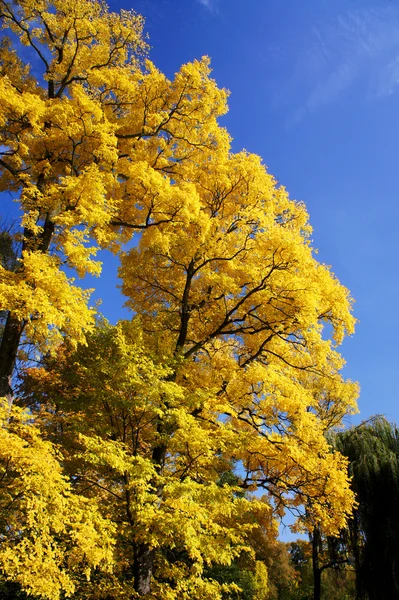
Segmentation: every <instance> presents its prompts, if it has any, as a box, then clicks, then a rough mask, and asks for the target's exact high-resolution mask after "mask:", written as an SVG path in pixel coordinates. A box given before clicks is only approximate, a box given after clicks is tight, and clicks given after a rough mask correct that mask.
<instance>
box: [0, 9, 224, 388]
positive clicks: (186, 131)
mask: <svg viewBox="0 0 399 600" xmlns="http://www.w3.org/2000/svg"><path fill="white" fill-rule="evenodd" d="M0 18H1V22H2V26H3V31H5V32H7V30H8V31H10V34H11V36H12V37H6V36H5V35H3V37H2V41H1V45H0V72H1V80H0V99H1V101H0V140H1V141H0V190H8V191H9V192H12V193H13V194H14V195H15V197H16V198H18V200H19V205H20V208H21V210H22V228H23V238H22V252H21V256H20V260H19V266H18V269H17V271H16V272H10V271H8V270H7V269H4V268H2V270H1V283H0V303H1V307H2V308H3V309H4V310H7V311H8V318H7V323H6V326H5V330H4V333H3V336H2V345H1V348H0V396H4V395H6V394H9V395H10V394H11V392H12V390H11V377H12V373H13V368H14V365H15V360H16V356H17V351H18V346H19V343H20V341H21V338H22V336H24V337H25V338H26V339H27V340H28V341H31V342H33V343H34V344H36V346H37V348H38V349H39V350H41V351H43V350H45V351H48V350H49V349H51V348H52V347H54V345H56V344H58V343H60V341H61V339H62V336H64V335H67V336H68V338H69V339H70V340H72V341H73V340H74V341H75V342H77V341H83V340H84V336H85V333H86V332H87V331H89V330H90V329H91V328H92V327H93V324H94V310H93V309H92V308H90V307H89V306H88V301H89V295H90V294H89V292H87V291H83V290H82V289H81V288H79V287H78V286H76V285H75V284H74V281H73V279H72V278H71V277H69V276H67V275H66V273H65V271H64V270H63V267H65V266H67V267H69V268H72V269H75V271H76V272H77V274H78V275H79V276H83V275H84V274H86V273H91V274H97V275H98V274H99V273H100V271H101V264H100V263H98V262H96V261H95V260H94V256H95V254H96V252H97V250H98V248H100V247H107V248H111V249H114V250H116V249H117V244H118V242H120V241H121V240H123V241H126V240H127V239H129V237H130V236H131V235H132V233H133V232H134V231H135V230H140V229H142V228H146V227H151V226H153V225H156V224H157V223H158V222H165V221H170V220H172V219H173V220H176V219H179V215H180V214H181V213H182V214H183V215H184V214H185V212H186V211H187V204H186V200H185V198H186V191H185V187H186V186H185V184H184V182H182V183H181V185H172V182H173V179H172V178H173V176H174V173H175V171H176V169H177V168H180V167H181V170H182V171H184V169H185V165H186V164H191V163H194V164H196V165H198V164H200V163H201V161H202V160H203V158H202V154H201V151H202V150H204V149H205V148H208V147H209V148H210V147H212V148H213V147H217V146H218V145H219V144H221V145H223V146H225V145H226V134H225V133H224V132H223V130H221V129H220V128H219V127H218V126H217V123H216V117H218V116H219V115H220V114H222V113H223V112H225V110H226V107H225V100H226V93H225V92H224V91H222V90H218V88H217V87H216V85H215V83H214V82H213V81H212V80H211V79H210V78H209V68H208V63H207V61H206V60H203V61H202V62H194V63H192V64H190V65H185V66H183V67H182V69H181V70H180V72H179V73H178V74H177V75H176V78H175V80H174V81H173V82H170V81H168V80H167V79H166V77H165V76H164V75H162V74H161V73H160V72H159V71H158V70H157V69H156V68H155V67H154V66H153V65H152V64H151V63H150V62H149V61H145V60H144V58H145V53H146V48H147V46H146V43H145V41H144V39H143V34H142V28H143V20H142V18H141V17H140V16H138V15H136V14H135V13H134V12H132V11H130V12H129V11H122V12H121V13H120V14H115V13H109V12H108V10H107V8H106V7H105V5H104V4H102V3H99V2H94V1H91V0H80V1H79V2H71V1H70V0H56V1H55V2H48V1H47V0H41V1H40V2H36V1H34V2H33V1H21V2H13V1H10V2H8V1H6V0H1V3H0ZM16 38H17V41H16ZM11 39H12V40H13V42H11ZM18 40H19V41H18ZM14 42H15V44H14V45H15V47H13V43H14ZM23 46H25V47H26V48H25V49H24V57H26V56H27V55H28V54H29V55H30V57H31V61H32V62H31V64H34V65H35V68H34V69H33V70H31V69H30V67H29V64H28V63H27V62H23V61H22V60H21V58H20V57H19V50H20V49H21V48H22V47H23ZM205 156H206V155H204V158H205ZM72 307H73V308H72Z"/></svg>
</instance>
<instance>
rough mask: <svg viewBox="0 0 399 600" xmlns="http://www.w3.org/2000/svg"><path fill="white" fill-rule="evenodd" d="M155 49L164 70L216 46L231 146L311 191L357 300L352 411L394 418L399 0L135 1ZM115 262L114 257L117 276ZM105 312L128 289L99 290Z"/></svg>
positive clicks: (325, 245)
mask: <svg viewBox="0 0 399 600" xmlns="http://www.w3.org/2000/svg"><path fill="white" fill-rule="evenodd" d="M119 8H134V9H135V10H136V11H137V12H139V13H141V14H143V15H144V16H145V18H146V31H147V32H148V33H149V36H150V44H151V46H152V49H151V54H150V58H151V59H152V60H153V61H154V62H155V64H156V65H157V67H158V68H160V69H161V70H162V71H163V72H165V73H166V75H168V76H169V77H172V76H173V73H174V72H175V71H177V70H178V68H179V67H180V65H181V64H182V63H185V62H188V61H190V60H193V59H194V58H199V57H201V56H203V55H205V54H206V55H209V56H210V57H211V59H212V66H213V76H214V78H215V79H216V81H217V82H218V84H219V85H220V86H222V87H226V88H228V89H229V90H230V91H231V96H230V101H229V105H230V111H229V113H228V115H227V117H225V118H224V119H223V124H224V125H225V126H226V127H227V128H228V130H229V131H230V133H231V135H232V136H233V138H234V143H233V148H234V150H236V151H238V150H240V149H242V148H246V149H247V150H248V151H251V152H255V153H257V154H259V155H261V156H262V157H263V160H264V162H265V164H266V165H267V166H268V168H269V171H270V172H271V173H272V174H273V175H274V176H275V177H276V178H277V179H278V181H279V182H280V183H281V184H283V185H284V186H286V187H287V189H288V191H289V192H290V195H291V197H292V198H295V199H297V200H303V201H304V202H305V203H306V205H307V207H308V210H309V213H310V218H311V223H312V225H313V228H314V235H313V240H314V246H315V247H316V248H317V249H318V251H319V254H318V257H319V259H320V260H321V261H322V262H324V263H326V264H329V265H331V267H332V270H333V271H334V273H336V275H337V276H338V278H339V279H340V281H341V282H342V283H343V284H344V285H346V286H347V287H348V288H349V289H350V290H351V292H352V294H353V296H354V298H355V299H356V304H355V314H356V317H357V318H358V319H359V323H358V326H357V331H356V335H355V336H354V337H353V338H350V339H348V340H347V341H346V342H345V343H344V345H343V348H342V352H343V354H344V356H345V358H346V360H347V367H346V370H345V374H346V375H347V376H348V377H350V378H351V379H355V380H358V381H359V382H360V385H361V388H362V391H361V396H360V400H359V407H360V411H361V413H360V416H357V417H355V418H354V419H352V422H355V423H356V422H358V421H359V420H361V419H365V418H367V417H369V416H370V415H372V414H375V413H383V414H385V415H386V416H387V418H389V419H390V420H395V421H398V422H399V403H398V400H399V392H398V383H397V379H398V376H399V365H398V363H399V349H398V346H399V309H398V307H397V306H396V305H397V302H398V299H399V284H398V262H399V257H398V251H397V239H398V234H397V222H398V220H399V202H398V196H399V168H398V163H399V3H398V2H396V1H389V0H381V1H378V0H370V1H369V0H333V1H332V0H302V1H301V2H298V1H297V0H286V1H284V0H267V1H266V0H247V3H246V4H245V5H244V3H243V2H241V1H238V0H136V1H135V2H134V4H131V3H130V1H128V0H126V2H123V3H120V2H111V9H113V10H118V9H119ZM115 268H116V263H114V262H113V263H111V262H110V261H108V260H107V262H106V265H105V270H106V273H107V275H108V274H109V276H110V277H111V275H112V271H113V270H114V269H115ZM99 295H100V296H102V297H103V299H104V302H103V308H102V310H103V312H104V314H105V315H106V316H108V317H109V318H110V319H111V320H114V319H115V318H117V317H118V316H121V315H122V313H121V312H120V308H119V306H120V305H121V303H122V301H119V299H118V298H117V297H116V295H115V292H112V290H111V289H110V295H108V294H107V293H106V291H105V290H104V292H103V291H102V290H101V289H100V290H99Z"/></svg>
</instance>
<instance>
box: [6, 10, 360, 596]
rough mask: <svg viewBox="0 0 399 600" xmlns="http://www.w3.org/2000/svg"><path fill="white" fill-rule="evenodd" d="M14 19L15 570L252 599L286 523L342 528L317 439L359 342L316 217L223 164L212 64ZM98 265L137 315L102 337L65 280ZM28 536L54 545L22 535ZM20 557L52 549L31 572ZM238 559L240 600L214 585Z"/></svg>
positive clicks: (33, 13) (10, 147) (91, 23)
mask: <svg viewBox="0 0 399 600" xmlns="http://www.w3.org/2000/svg"><path fill="white" fill-rule="evenodd" d="M0 6H1V17H2V23H3V25H4V28H5V29H7V28H8V30H10V32H11V33H10V37H9V38H7V37H4V38H3V42H2V44H1V46H0V69H1V74H2V76H3V77H2V79H1V81H0V135H1V144H0V153H1V158H0V188H1V189H2V190H9V191H12V192H13V193H14V194H15V197H16V199H18V202H19V206H20V208H21V212H22V221H21V224H22V228H23V233H22V251H21V254H20V256H19V258H18V262H17V266H16V268H15V269H7V268H6V266H3V267H1V268H0V277H1V279H0V302H1V306H2V308H4V309H5V310H6V311H7V313H8V316H7V322H6V324H5V327H4V332H3V337H2V346H1V349H0V395H4V396H7V398H8V400H9V403H11V399H12V390H11V386H10V382H11V379H12V376H13V369H14V365H15V361H16V358H17V352H18V348H19V349H20V348H21V341H28V342H31V343H33V344H34V345H35V347H36V349H37V352H38V355H39V356H40V357H41V363H40V365H39V367H38V368H32V365H29V364H27V365H26V367H27V368H26V369H25V377H24V381H23V385H21V387H20V390H19V397H18V399H17V403H18V404H19V405H22V406H25V407H26V408H27V412H25V413H24V412H18V409H15V410H16V411H17V412H16V413H15V414H16V416H15V417H14V416H13V418H12V419H11V420H10V419H9V416H7V415H5V416H4V423H5V425H4V432H3V433H4V434H6V433H7V432H8V431H9V428H10V427H11V426H12V427H16V428H17V430H16V431H15V433H14V430H12V432H11V433H12V435H13V436H14V437H12V440H13V443H14V444H15V445H16V448H18V452H19V454H18V457H17V456H15V458H14V457H13V456H11V455H8V454H7V452H6V449H4V461H5V464H7V461H8V460H9V456H11V458H10V460H11V463H10V464H12V468H13V469H14V471H15V472H17V473H19V474H21V477H19V478H17V479H13V480H12V482H10V483H9V482H8V479H7V478H6V480H5V482H6V484H7V485H11V488H12V486H13V485H16V486H18V485H19V486H20V488H17V489H15V490H14V488H12V492H10V493H13V494H15V497H18V498H21V500H20V502H16V503H14V502H13V503H12V505H13V508H14V509H15V511H16V512H15V513H13V512H12V515H14V516H13V517H12V518H15V525H13V527H14V530H15V532H16V537H15V536H14V537H13V535H11V533H12V531H13V530H12V529H10V528H8V529H7V527H6V528H5V529H4V532H3V535H4V540H5V544H4V548H5V549H6V550H7V549H9V550H7V552H12V553H14V554H12V555H11V554H9V555H4V556H5V558H4V560H3V563H2V564H1V566H2V570H3V572H4V574H5V576H6V577H8V578H11V579H13V580H15V581H17V582H19V583H20V584H21V586H22V587H23V589H24V590H27V591H28V592H30V591H32V592H33V593H36V594H38V595H41V596H42V597H48V598H57V597H60V595H61V596H62V594H64V595H68V594H72V593H75V595H77V597H79V598H82V599H83V598H96V599H100V598H108V599H109V598H112V599H116V598H125V597H127V596H128V597H137V596H147V597H148V596H149V595H150V594H151V595H152V596H153V597H154V596H155V597H157V598H162V599H165V600H175V599H176V600H186V599H187V600H188V599H189V598H194V597H196V598H198V599H200V598H201V599H203V600H206V599H208V598H209V599H215V600H216V599H217V598H222V597H223V596H226V595H228V594H230V593H237V594H239V593H242V594H244V593H246V592H245V590H244V587H245V585H247V584H248V585H249V583H248V581H252V583H251V585H252V588H251V589H252V591H251V594H252V597H253V599H254V600H255V598H257V599H258V600H260V598H262V594H263V595H264V592H265V589H266V587H267V586H268V585H269V584H267V581H268V573H267V567H266V566H265V565H266V561H263V560H262V559H261V560H256V559H257V557H256V551H255V550H254V548H253V546H252V545H251V539H253V538H254V536H256V532H257V531H258V530H261V531H262V532H263V533H264V535H265V536H266V537H269V538H275V521H274V512H275V513H276V514H277V515H281V514H282V513H283V511H284V509H285V507H290V508H291V509H294V510H295V509H298V508H299V507H300V506H303V505H306V506H309V507H311V510H309V511H308V514H307V515H305V517H304V519H302V521H301V522H299V523H298V525H297V526H298V528H301V527H302V528H306V527H309V524H310V523H318V524H320V525H321V526H322V527H323V529H324V531H325V532H326V533H327V534H334V533H336V532H338V531H339V530H340V529H341V528H342V527H343V526H344V525H345V523H346V519H347V517H348V515H349V514H350V512H351V507H352V504H353V493H352V491H351V490H350V487H349V481H348V477H347V462H346V460H345V459H344V458H343V456H342V455H341V454H339V453H338V452H335V451H333V449H332V448H331V446H330V444H329V443H328V441H327V440H326V436H325V433H326V431H327V430H329V429H330V428H331V427H332V426H336V425H338V424H339V423H340V422H341V420H342V418H343V417H344V416H345V415H346V414H348V413H351V412H353V411H355V410H356V396H357V386H356V385H355V384H354V383H352V382H350V381H345V380H344V379H343V377H342V375H341V369H342V367H343V365H344V361H343V359H342V357H341V355H340V354H339V352H338V349H337V347H338V345H339V344H340V343H341V341H342V339H343V337H344V335H346V334H352V332H353V330H354V322H355V321H354V318H353V316H352V313H351V303H352V300H351V298H350V295H349V292H348V290H346V289H345V288H344V287H343V286H342V285H341V284H340V283H339V282H338V280H337V279H336V277H335V276H334V275H333V273H332V272H331V271H330V270H329V268H328V267H326V266H325V265H322V264H320V263H318V262H317V261H316V259H315V256H314V252H313V250H312V247H311V244H310V233H311V228H310V225H309V223H308V216H307V213H306V209H305V207H304V205H303V204H301V203H297V202H294V201H292V200H291V199H290V198H289V197H288V194H287V192H286V191H285V189H284V188H283V187H281V186H278V185H277V183H276V181H275V180H274V179H273V177H272V176H271V175H270V174H269V173H268V172H267V169H266V168H265V166H264V165H263V164H262V162H261V160H260V159H259V157H257V156H254V155H251V154H249V153H247V152H240V153H237V154H234V153H232V152H231V149H230V138H229V135H228V134H227V132H226V131H225V130H224V129H223V128H221V127H220V126H219V124H218V120H217V119H218V117H220V116H221V115H222V114H224V112H225V111H226V98H227V94H226V92H225V91H224V90H220V89H218V87H217V86H216V84H215V82H214V81H213V80H212V79H211V78H210V69H209V61H208V59H207V58H203V59H202V60H201V61H194V62H193V63H190V64H187V65H184V66H182V68H181V69H180V71H179V72H178V73H177V74H176V76H175V78H174V80H173V81H169V80H168V79H167V78H166V77H165V76H164V75H163V74H162V73H160V72H159V71H158V70H157V69H156V67H155V66H154V65H153V64H152V63H151V62H150V61H148V60H147V59H146V50H147V46H146V42H145V40H144V37H143V31H142V29H143V21H142V18H141V17H140V16H138V15H136V14H135V13H134V12H128V11H121V13H120V14H114V13H110V12H109V11H108V10H107V8H106V7H105V5H103V4H101V3H97V2H95V1H92V0H81V1H79V2H77V3H76V2H75V3H73V2H71V1H70V0H54V1H53V2H48V1H47V0H39V2H37V1H35V2H33V1H32V0H23V1H22V0H21V2H20V3H17V2H12V1H10V2H8V1H6V0H0ZM13 44H14V45H13ZM21 44H22V45H23V46H26V48H25V49H24V51H23V52H21V47H22V46H21ZM27 52H31V53H32V55H33V56H35V63H34V64H35V68H34V69H33V70H32V71H31V70H30V68H29V65H28V64H27V63H25V62H24V61H23V59H22V58H21V57H22V56H23V57H25V56H26V53H27ZM39 65H40V66H41V68H42V72H41V73H39ZM134 232H141V234H140V236H138V238H136V241H137V245H136V246H134V247H132V244H130V246H129V247H130V250H126V251H124V252H123V251H122V246H123V244H124V243H126V242H129V241H131V239H132V235H133V234H134ZM100 248H106V249H109V250H111V251H113V252H116V253H118V255H119V256H120V260H121V268H120V277H121V279H122V290H123V293H124V294H125V295H126V297H127V304H128V306H129V307H130V308H131V309H132V310H133V311H134V314H135V317H134V318H133V319H132V321H131V322H122V323H119V324H117V325H116V326H115V327H113V326H110V325H108V324H106V323H98V324H97V326H96V323H95V310H94V309H93V308H92V307H90V305H89V297H90V291H88V290H84V289H82V288H80V287H78V286H77V285H76V284H75V282H74V279H73V277H71V269H72V270H74V271H75V272H76V274H77V275H78V276H79V277H82V276H84V275H85V274H87V273H89V274H95V275H99V274H100V271H101V265H100V264H99V263H98V262H96V260H95V256H96V253H97V251H98V250H99V249H100ZM330 332H331V336H330V335H329V334H330ZM20 358H22V359H23V356H22V357H20ZM7 419H8V420H7ZM17 424H18V425H17ZM10 435H11V434H10ZM29 436H30V437H29ZM46 457H47V458H46ZM17 458H18V460H17ZM18 461H22V462H21V463H18ZM29 461H32V464H34V465H36V466H35V469H33V467H32V468H31V463H30V462H29ZM43 461H44V463H45V467H43V469H42V470H40V469H39V467H38V465H39V464H42V462H43ZM234 465H236V466H237V469H236V472H235V473H233V478H232V479H230V480H228V479H227V480H226V478H225V479H223V477H225V474H226V473H228V472H229V471H231V470H232V468H234ZM24 469H26V470H27V472H28V473H32V477H33V473H34V478H33V479H32V481H31V480H30V479H29V478H26V477H22V473H23V472H24ZM32 469H33V471H32ZM14 471H13V472H14ZM5 473H6V474H7V473H8V471H7V469H6V470H5ZM46 478H49V479H48V481H49V482H50V483H51V482H53V483H51V485H50V490H49V491H48V492H45V491H44V489H43V485H44V479H46ZM24 486H25V487H24ZM35 486H36V487H35ZM6 489H8V488H7V487H6ZM32 489H34V490H36V491H35V493H34V494H33V496H34V499H35V500H32V504H29V506H28V505H25V504H24V502H28V499H29V498H31V496H32V494H31V490H32ZM254 492H258V494H257V495H255V494H254ZM7 493H8V492H7ZM46 493H47V494H50V495H48V496H46V495H45V494H46ZM261 493H263V494H264V496H263V497H260V494H261ZM53 495H54V496H53ZM61 497H62V498H64V501H63V503H62V502H61V499H60V498H61ZM39 500H40V502H39ZM21 502H22V504H21ZM29 502H30V500H29ZM35 502H39V504H40V507H44V508H41V509H40V511H42V512H40V511H39V508H38V507H36V504H35ZM60 502H61V504H60V506H59V509H58V508H57V510H58V512H59V515H60V516H59V517H57V518H56V517H55V512H54V510H53V508H54V507H58V504H57V503H60ZM38 506H39V505H38ZM72 506H73V507H74V508H73V511H74V514H75V517H74V518H75V519H77V520H76V521H74V520H73V518H72V516H71V515H72V508H71V507H72ZM35 511H36V512H35ZM273 511H274V512H273ZM39 512H40V514H39ZM36 513H37V515H36ZM33 515H36V517H35V518H37V519H39V517H40V519H43V520H44V521H43V527H42V528H41V529H40V531H39V530H35V531H33V530H31V529H29V527H28V528H27V529H26V530H25V525H24V523H25V521H26V522H27V523H28V525H29V523H30V521H29V519H30V518H33ZM24 519H25V520H24ZM57 519H58V520H57ZM19 520H21V523H20V524H19ZM83 524H84V527H87V528H88V534H87V536H84V540H85V541H87V544H88V547H87V549H86V547H85V548H83V546H79V544H80V545H82V544H83V543H84V540H83V537H82V535H80V534H79V533H76V534H75V533H74V531H75V530H76V531H77V532H78V531H83V528H84V527H83ZM25 531H26V534H25V533H24V532H25ZM100 531H103V532H104V535H103V537H101V536H100ZM22 533H24V537H23V541H21V540H20V539H19V536H20V535H22ZM68 536H69V537H68ZM71 536H72V537H71ZM96 536H97V537H101V540H100V539H98V541H96V539H97V538H96ZM251 536H252V537H251ZM21 544H22V545H21ZM24 544H31V545H32V548H36V546H37V547H38V548H39V546H40V552H39V557H40V559H39V560H38V565H39V566H38V567H37V568H36V567H35V566H34V565H33V563H32V561H31V563H29V558H27V555H25V557H24V558H23V557H22V547H23V545H24ZM79 548H80V549H79ZM95 549H96V550H95ZM244 555H245V556H246V557H247V558H246V560H248V561H249V562H248V566H247V567H246V569H245V570H246V571H247V573H248V576H247V580H246V581H247V583H246V584H245V585H244V582H243V589H242V591H240V590H239V587H237V586H239V585H240V583H239V582H235V581H236V580H235V579H234V578H233V579H231V581H230V582H228V581H226V582H225V581H220V582H218V580H217V578H216V577H215V578H212V577H210V576H208V575H207V574H209V573H210V572H211V570H212V569H216V570H217V569H219V570H220V569H221V570H222V571H223V572H224V573H225V575H226V577H227V574H228V573H229V572H230V571H229V570H231V569H233V570H234V565H235V564H237V561H238V560H239V559H240V560H242V557H243V556H244ZM6 556H13V557H14V558H12V560H11V559H10V560H8V559H6ZM32 556H33V554H32ZM61 557H63V558H61ZM69 557H71V558H69ZM62 560H64V562H62ZM7 561H8V562H7ZM40 561H42V563H43V564H46V565H47V566H46V569H48V572H49V573H50V574H51V576H49V577H48V578H47V579H46V580H45V579H44V577H43V572H44V570H43V569H42V570H41V567H40V565H41V564H42V563H41V562H40ZM111 567H112V570H111ZM35 569H36V570H35ZM215 572H216V571H215ZM86 575H87V576H89V575H90V577H91V580H90V583H88V582H87V577H86V578H85V576H86ZM40 585H41V586H42V587H40ZM248 585H247V589H249V588H248ZM35 586H36V587H35Z"/></svg>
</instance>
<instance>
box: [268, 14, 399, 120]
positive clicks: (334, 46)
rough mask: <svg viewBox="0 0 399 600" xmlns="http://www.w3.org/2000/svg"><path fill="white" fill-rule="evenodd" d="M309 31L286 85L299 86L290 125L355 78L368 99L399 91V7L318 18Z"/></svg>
mask: <svg viewBox="0 0 399 600" xmlns="http://www.w3.org/2000/svg"><path fill="white" fill-rule="evenodd" d="M306 37H307V39H306V43H305V44H304V46H303V47H302V50H301V52H300V53H299V56H298V59H297V61H296V65H295V67H294V70H293V72H292V76H291V78H290V79H289V81H288V82H287V85H286V86H285V88H286V89H285V93H287V91H288V90H291V91H295V96H296V97H297V98H298V99H299V102H298V105H297V107H296V109H295V110H294V112H293V113H292V114H291V116H290V118H289V121H288V125H293V124H295V123H297V122H299V121H301V120H302V119H303V118H304V117H305V116H306V115H307V114H309V113H314V112H315V111H317V110H319V109H321V108H322V107H323V106H326V105H328V104H331V103H332V102H334V101H336V100H337V99H338V98H339V97H340V96H341V95H342V94H343V93H344V92H345V91H346V90H348V89H349V88H350V87H351V86H353V85H355V84H360V85H361V86H362V87H363V90H364V94H365V96H366V97H367V98H368V100H376V99H379V98H382V97H384V96H387V95H390V94H394V93H396V92H399V7H394V6H390V7H386V6H385V7H382V8H381V7H376V8H370V7H369V8H364V9H358V10H352V11H348V12H344V13H341V14H338V15H335V16H334V18H329V19H328V20H326V21H325V22H321V23H319V24H318V25H317V26H316V27H314V28H313V29H312V31H311V32H309V33H308V35H307V36H306ZM280 100H282V96H281V97H280Z"/></svg>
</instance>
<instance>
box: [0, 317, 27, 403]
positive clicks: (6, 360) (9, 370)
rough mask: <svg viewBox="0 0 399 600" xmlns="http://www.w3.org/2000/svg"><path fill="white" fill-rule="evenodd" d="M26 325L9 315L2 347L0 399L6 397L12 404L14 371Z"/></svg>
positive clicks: (0, 351)
mask: <svg viewBox="0 0 399 600" xmlns="http://www.w3.org/2000/svg"><path fill="white" fill-rule="evenodd" d="M24 326H25V323H24V322H23V321H21V320H20V319H17V317H15V316H14V315H13V313H12V312H9V313H8V316H7V321H6V324H5V327H4V332H3V337H2V339H1V346H0V398H2V397H4V396H6V397H7V399H8V401H9V402H10V403H11V402H12V396H13V393H12V387H11V378H12V375H13V371H14V366H15V361H16V358H17V351H18V346H19V342H20V340H21V336H22V332H23V330H24Z"/></svg>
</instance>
